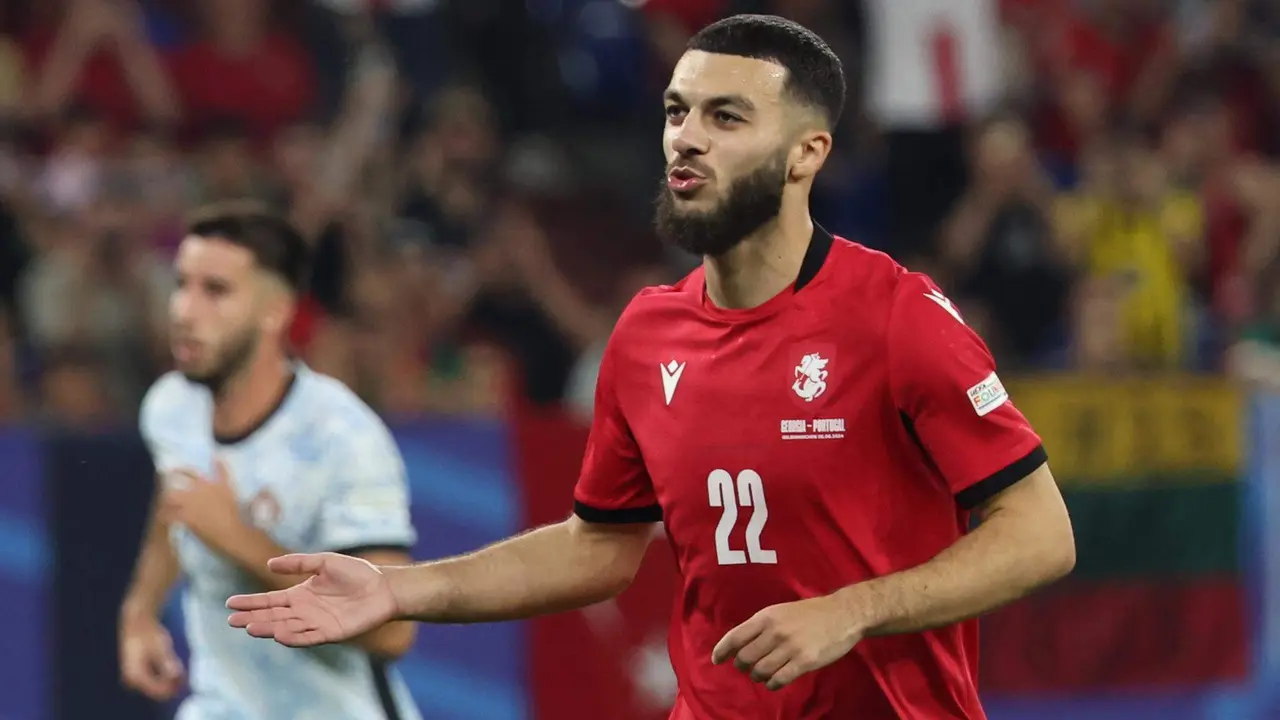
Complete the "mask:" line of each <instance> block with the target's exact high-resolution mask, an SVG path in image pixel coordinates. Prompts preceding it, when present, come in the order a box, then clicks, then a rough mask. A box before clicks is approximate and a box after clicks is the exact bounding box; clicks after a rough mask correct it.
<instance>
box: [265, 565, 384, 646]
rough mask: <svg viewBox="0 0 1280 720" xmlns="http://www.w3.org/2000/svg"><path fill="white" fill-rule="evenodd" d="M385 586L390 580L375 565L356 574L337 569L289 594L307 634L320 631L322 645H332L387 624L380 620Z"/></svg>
mask: <svg viewBox="0 0 1280 720" xmlns="http://www.w3.org/2000/svg"><path fill="white" fill-rule="evenodd" d="M326 570H328V568H326ZM366 571H368V572H366ZM385 585H386V578H385V577H384V576H383V575H382V573H380V572H378V571H377V570H376V569H373V568H372V567H371V566H370V567H366V568H359V570H358V571H356V572H352V571H349V570H348V569H347V568H334V569H332V570H330V571H329V572H324V573H321V574H319V575H316V576H314V577H311V578H309V579H308V580H306V581H305V582H303V583H301V584H299V585H295V586H294V587H293V588H291V589H289V590H288V591H287V592H288V593H289V594H290V595H291V597H290V598H289V599H290V603H291V607H292V608H293V610H294V611H295V613H296V614H297V617H298V619H299V620H301V621H303V625H304V626H305V630H304V632H306V631H313V632H318V633H320V634H321V635H322V636H323V637H322V639H320V642H326V643H328V642H339V641H342V640H347V639H349V638H352V637H354V636H356V635H359V634H360V633H363V632H365V631H368V630H371V629H373V628H374V627H376V626H377V625H379V624H381V623H382V622H385V620H386V618H383V617H380V615H381V614H382V613H381V612H380V611H381V610H382V609H383V606H384V605H385V603H379V602H378V600H379V597H378V596H379V595H380V594H381V593H382V592H384V591H385V588H384V586H385ZM295 625H296V623H295ZM277 638H278V636H277Z"/></svg>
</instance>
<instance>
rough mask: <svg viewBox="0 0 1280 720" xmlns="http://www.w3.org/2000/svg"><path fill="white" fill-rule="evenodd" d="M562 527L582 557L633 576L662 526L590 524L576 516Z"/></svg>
mask: <svg viewBox="0 0 1280 720" xmlns="http://www.w3.org/2000/svg"><path fill="white" fill-rule="evenodd" d="M564 527H565V530H566V531H567V532H568V534H569V537H570V538H572V539H573V540H574V541H575V545H576V546H577V547H579V548H581V549H582V551H583V552H584V553H586V554H588V555H591V556H593V557H598V558H603V559H604V560H605V564H606V565H607V566H613V567H619V568H628V569H629V570H630V571H631V573H632V574H634V571H635V570H636V569H637V568H639V567H640V562H641V561H642V560H644V555H645V552H646V551H647V550H648V548H649V543H650V542H652V541H653V539H654V537H656V536H657V533H658V528H659V527H661V526H660V525H659V524H657V523H652V522H627V523H620V522H591V521H589V520H586V519H584V518H582V517H581V516H580V515H578V514H576V513H575V514H573V515H570V516H569V519H567V520H565V521H564Z"/></svg>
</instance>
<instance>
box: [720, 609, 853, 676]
mask: <svg viewBox="0 0 1280 720" xmlns="http://www.w3.org/2000/svg"><path fill="white" fill-rule="evenodd" d="M850 625H851V623H850V622H849V619H848V617H847V614H846V613H845V612H843V610H842V608H841V606H840V604H839V602H838V601H837V600H836V598H834V597H832V596H830V595H827V596H824V597H816V598H811V599H808V600H799V601H797V602H789V603H784V604H781V605H771V606H769V607H767V608H765V609H763V610H761V611H760V612H758V613H756V614H755V615H753V616H751V619H749V620H747V621H746V622H744V623H742V624H741V625H739V626H738V627H736V628H734V629H732V630H730V631H729V632H728V633H726V634H725V636H724V638H722V639H721V640H720V642H718V643H716V647H715V649H714V650H712V652H711V662H712V663H715V664H716V665H719V664H720V663H722V662H725V661H726V660H728V659H730V658H733V661H734V665H736V666H737V668H738V669H739V670H741V671H742V672H745V673H750V674H751V679H752V680H753V681H754V682H758V683H765V685H766V687H768V688H769V689H770V690H778V689H780V688H783V687H785V686H787V685H789V684H790V683H792V682H794V681H795V680H796V678H798V677H800V676H801V675H804V674H805V673H809V672H813V671H814V670H818V669H820V668H824V667H826V666H828V665H830V664H831V663H833V662H835V661H836V660H839V659H840V658H842V657H844V656H845V655H846V654H848V652H849V651H850V650H852V649H853V646H854V645H856V644H857V643H858V641H859V640H860V639H861V638H862V633H861V631H858V630H856V629H855V628H852V627H850Z"/></svg>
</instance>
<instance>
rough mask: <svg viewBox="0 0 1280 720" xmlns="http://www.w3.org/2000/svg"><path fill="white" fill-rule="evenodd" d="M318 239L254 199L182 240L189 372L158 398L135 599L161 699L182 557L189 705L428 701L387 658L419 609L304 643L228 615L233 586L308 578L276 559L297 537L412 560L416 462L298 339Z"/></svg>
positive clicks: (124, 638)
mask: <svg viewBox="0 0 1280 720" xmlns="http://www.w3.org/2000/svg"><path fill="white" fill-rule="evenodd" d="M307 256H308V252H307V246H306V244H305V242H304V241H303V239H302V237H301V236H300V235H299V234H298V233H297V231H296V230H294V229H293V228H292V227H290V226H289V224H288V223H286V222H285V221H284V220H282V219H279V218H276V217H274V216H272V215H270V214H268V213H265V212H262V211H260V210H258V209H257V208H256V207H254V206H251V205H244V206H242V205H230V206H226V207H223V208H220V209H211V210H210V211H209V212H208V214H206V215H204V216H202V217H200V218H199V219H197V220H196V221H195V222H194V223H193V224H192V225H191V226H190V228H189V230H188V233H187V236H186V238H185V239H184V240H183V241H182V244H181V246H180V247H179V249H178V255H177V261H176V268H177V275H178V285H177V288H176V289H175V291H174V293H173V296H172V299H171V302H170V314H171V317H172V330H171V332H172V344H173V356H174V360H175V361H176V366H177V371H175V372H172V373H169V374H167V375H165V376H164V377H162V378H160V380H158V381H157V382H156V383H155V385H154V386H153V387H152V388H151V390H150V391H149V392H148V393H147V396H146V399H145V400H144V401H143V404H142V411H141V428H142V434H143V437H144V438H145V440H146V443H147V446H148V448H149V449H150V452H151V455H152V458H153V460H154V462H155V466H156V480H157V496H156V501H155V504H154V508H153V513H152V520H151V522H150V525H149V528H148V530H147V533H146V537H145V539H144V541H143V546H142V550H141V554H140V556H139V558H138V562H137V567H136V570H135V575H134V578H133V581H132V584H131V586H130V588H129V590H128V592H127V595H126V597H125V600H124V603H123V607H122V609H121V612H120V648H119V651H120V667H121V672H122V675H123V680H124V682H125V684H127V685H128V686H129V687H131V688H133V689H136V690H138V691H140V692H142V693H144V694H145V695H147V696H148V697H150V698H152V699H155V700H158V701H162V700H167V699H169V698H171V697H173V696H174V695H175V694H176V693H177V692H178V690H179V689H180V688H181V685H182V683H183V681H184V679H183V669H182V666H181V664H180V662H179V660H178V658H177V656H176V655H175V654H174V650H173V647H172V643H171V640H170V636H169V634H168V632H167V631H166V630H165V628H164V627H163V626H162V625H161V623H160V621H159V619H158V618H159V613H160V611H161V609H162V608H163V606H164V604H165V599H166V597H167V596H168V595H169V592H170V590H171V589H172V587H173V585H174V584H175V582H176V580H177V578H178V575H179V572H181V573H182V574H184V575H185V576H186V578H187V580H188V584H187V588H186V591H185V593H184V596H183V611H184V613H185V617H186V630H187V637H188V640H189V641H190V645H191V678H190V686H191V695H190V697H188V698H187V699H186V700H184V702H183V704H182V706H181V709H180V710H179V712H178V718H179V719H180V720H206V719H209V718H239V719H242V720H280V719H281V718H290V720H308V719H311V720H324V719H327V718H342V719H344V720H345V719H346V718H389V719H395V720H407V719H411V718H417V717H419V715H418V713H417V710H416V709H414V707H413V705H412V702H411V700H410V698H409V696H408V693H407V690H406V689H405V688H404V686H403V682H401V681H400V680H399V679H398V678H397V677H395V676H394V675H392V674H390V673H389V672H388V668H387V663H388V661H389V660H391V659H394V658H396V657H398V656H400V655H402V654H403V653H404V652H405V651H406V650H407V649H408V648H409V646H410V645H411V644H412V643H413V639H414V635H415V627H414V625H413V624H412V623H405V622H392V623H376V624H375V625H372V626H369V627H367V628H365V629H364V631H363V632H361V633H360V634H358V635H356V636H353V637H350V638H348V639H347V640H348V642H347V644H346V645H342V646H333V647H325V648H316V649H314V650H310V651H307V652H305V653H298V652H297V651H292V650H289V649H287V648H283V647H280V646H273V645H266V644H263V643H260V642H254V641H252V640H251V639H250V638H248V637H246V636H245V635H244V633H242V632H238V631H236V630H233V629H231V628H228V627H227V623H226V610H225V602H226V597H227V595H228V594H229V593H234V592H244V591H247V590H255V589H283V588H287V587H289V586H290V585H291V584H292V583H294V582H297V581H300V580H302V579H303V578H298V577H289V576H287V575H281V574H277V573H273V572H270V571H268V569H267V560H268V559H269V558H271V557H274V556H276V555H280V554H282V553H284V552H287V551H288V550H312V551H314V550H331V551H337V552H342V553H346V554H349V555H350V556H353V557H359V558H363V559H364V560H367V561H369V562H373V563H389V564H393V565H396V564H403V563H406V562H409V555H408V548H409V547H410V546H411V545H412V544H413V542H414V530H413V527H412V525H411V524H410V520H409V507H408V490H407V484H406V480H405V472H404V466H403V463H402V461H401V458H400V454H399V451H398V449H397V448H396V445H395V442H394V440H393V439H392V437H391V434H390V433H389V432H388V430H387V428H386V426H384V425H383V423H382V421H381V420H380V419H379V418H378V417H377V416H376V415H375V414H374V413H373V411H372V410H370V409H369V408H368V407H367V406H366V405H365V404H364V403H362V402H361V401H360V400H359V399H358V398H357V397H356V396H355V395H354V394H352V393H351V391H349V390H348V389H347V388H346V387H344V386H343V385H342V384H340V383H339V382H337V381H336V380H333V379H331V378H328V377H325V376H323V375H320V374H317V373H315V372H312V371H311V370H309V369H307V367H306V366H304V365H302V364H301V363H299V362H296V361H294V360H292V359H290V357H289V356H288V354H287V352H286V344H285V343H286V341H285V336H286V332H287V329H288V327H289V323H290V319H291V317H292V315H293V311H294V306H295V301H296V300H297V294H298V290H299V287H300V286H301V285H302V283H303V278H304V276H305V275H306V273H307V270H308V261H307Z"/></svg>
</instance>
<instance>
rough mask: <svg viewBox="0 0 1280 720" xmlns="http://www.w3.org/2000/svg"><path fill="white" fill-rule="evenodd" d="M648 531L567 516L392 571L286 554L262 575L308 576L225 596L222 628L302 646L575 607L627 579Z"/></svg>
mask: <svg viewBox="0 0 1280 720" xmlns="http://www.w3.org/2000/svg"><path fill="white" fill-rule="evenodd" d="M652 528H653V526H652V525H651V524H648V523H634V524H608V525H606V524H598V523H589V522H586V521H583V520H581V519H580V518H578V517H576V516H575V517H571V518H569V519H568V520H565V521H564V522H561V523H557V524H555V525H548V526H546V527H542V528H539V529H537V530H533V531H531V532H528V533H525V534H523V535H518V536H516V537H513V538H511V539H509V540H505V541H503V542H500V543H498V544H496V545H492V546H490V547H488V548H485V549H483V550H479V551H476V552H474V553H470V554H468V555H463V556H460V557H457V558H452V559H449V560H441V561H437V562H431V563H424V564H421V565H410V566H399V567H378V566H375V565H373V564H372V563H369V562H367V561H364V560H361V559H359V558H354V557H348V556H343V555H338V554H336V553H319V554H313V555H286V556H283V557H278V558H274V559H272V560H271V561H270V563H269V568H270V570H271V572H274V573H280V574H286V575H299V574H301V575H310V576H311V577H310V578H309V579H307V580H306V581H305V582H303V583H301V584H299V585H297V586H295V587H292V588H289V589H288V590H277V591H273V592H267V593H259V594H256V595H237V596H235V597H232V598H230V599H229V600H228V601H227V607H228V608H230V609H231V610H233V611H235V612H233V613H232V614H231V617H230V618H229V619H228V622H229V623H230V624H231V625H232V626H233V627H239V628H244V629H246V630H247V631H248V632H249V634H250V635H253V636H255V637H263V638H274V639H275V640H276V641H277V642H280V643H282V644H284V645H290V646H294V647H306V646H311V645H320V644H324V643H334V642H343V641H346V640H349V639H351V638H353V637H357V636H360V635H361V634H363V633H367V632H369V631H370V630H373V629H375V628H378V627H380V626H382V625H384V624H385V623H387V622H388V621H391V620H421V621H423V622H432V623H473V622H486V621H497V620H517V619H520V618H527V617H532V616H535V615H542V614H547V613H553V612H557V611H562V610H569V609H572V608H577V607H585V606H587V605H590V604H593V603H596V602H599V601H601V600H604V599H606V598H608V597H611V596H613V595H616V594H617V593H619V592H621V591H622V590H623V589H624V588H625V587H626V586H627V585H628V584H629V583H630V582H631V580H632V579H633V578H634V577H635V573H636V570H637V569H639V566H640V562H641V560H642V559H643V557H644V552H645V549H646V548H647V547H648V544H649V539H650V537H652Z"/></svg>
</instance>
